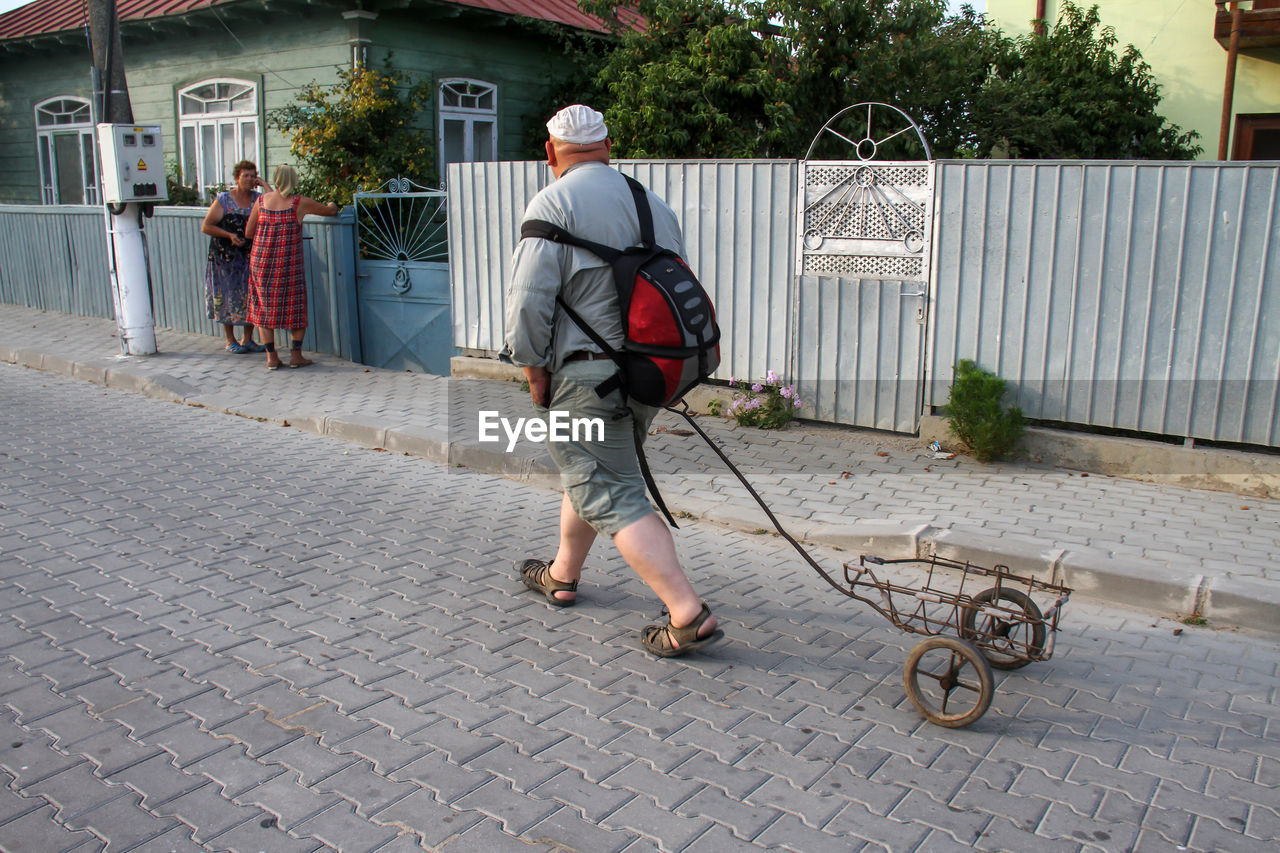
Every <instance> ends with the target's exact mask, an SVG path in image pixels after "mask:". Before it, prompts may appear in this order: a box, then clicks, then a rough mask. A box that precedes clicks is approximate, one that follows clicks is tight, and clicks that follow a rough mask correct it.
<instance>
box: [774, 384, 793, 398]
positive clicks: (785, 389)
mask: <svg viewBox="0 0 1280 853" xmlns="http://www.w3.org/2000/svg"><path fill="white" fill-rule="evenodd" d="M778 393H779V394H781V395H782V396H784V397H786V398H787V399H788V400H790V399H791V395H792V394H794V393H796V389H795V386H794V385H783V386H782V388H781V389H780V390H779V391H778Z"/></svg>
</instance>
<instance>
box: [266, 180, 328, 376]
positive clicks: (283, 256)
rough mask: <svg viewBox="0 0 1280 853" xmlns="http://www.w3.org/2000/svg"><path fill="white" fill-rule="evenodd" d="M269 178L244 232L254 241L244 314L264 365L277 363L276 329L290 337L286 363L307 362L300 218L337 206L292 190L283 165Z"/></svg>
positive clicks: (322, 213)
mask: <svg viewBox="0 0 1280 853" xmlns="http://www.w3.org/2000/svg"><path fill="white" fill-rule="evenodd" d="M271 183H272V184H274V185H275V189H274V190H272V191H271V192H269V193H267V194H266V195H264V196H262V197H261V198H259V199H258V200H257V202H256V203H255V204H254V206H253V212H252V213H250V214H249V221H248V222H247V223H246V224H245V227H244V236H245V238H246V239H248V240H252V241H253V251H252V253H251V254H250V255H249V307H248V311H246V319H247V320H248V321H249V322H250V323H252V324H253V325H255V326H257V327H258V336H259V337H260V338H261V340H262V342H263V344H265V345H266V348H267V370H275V369H276V368H278V367H279V366H280V364H281V361H280V356H279V355H277V354H276V332H275V330H276V329H288V330H289V332H290V334H291V336H292V347H291V348H290V350H289V366H290V367H306V366H307V365H308V364H311V363H312V361H311V359H309V358H303V357H302V336H303V334H304V333H305V332H306V329H307V283H306V279H305V276H304V271H303V267H302V217H304V216H306V215H307V214H310V213H315V214H318V215H320V216H334V215H336V214H337V213H338V205H336V204H334V203H333V202H329V203H328V204H321V203H320V202H318V201H316V200H315V199H311V198H307V197H306V196H304V195H296V194H295V193H294V190H295V189H296V188H297V186H298V173H297V172H296V171H294V168H293V167H292V166H290V165H288V164H285V165H282V166H277V167H276V171H275V175H274V176H272V179H271Z"/></svg>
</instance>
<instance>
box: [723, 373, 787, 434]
mask: <svg viewBox="0 0 1280 853" xmlns="http://www.w3.org/2000/svg"><path fill="white" fill-rule="evenodd" d="M729 385H730V387H734V388H736V387H737V386H738V381H737V380H736V379H730V380H729ZM800 405H801V404H800V398H799V397H797V396H796V386H794V385H783V384H782V382H781V381H780V380H779V379H778V375H777V374H776V373H774V372H773V371H772V370H770V371H769V372H768V374H767V375H766V376H765V380H764V382H753V383H751V385H750V386H748V388H747V390H746V391H743V392H742V393H740V394H737V395H736V396H734V398H733V402H732V403H730V404H729V417H731V418H733V419H734V420H735V421H737V422H738V425H739V426H753V427H758V428H759V429H782V428H783V427H785V426H786V425H787V424H788V423H790V422H791V420H792V419H793V418H795V416H796V411H797V410H799V408H800Z"/></svg>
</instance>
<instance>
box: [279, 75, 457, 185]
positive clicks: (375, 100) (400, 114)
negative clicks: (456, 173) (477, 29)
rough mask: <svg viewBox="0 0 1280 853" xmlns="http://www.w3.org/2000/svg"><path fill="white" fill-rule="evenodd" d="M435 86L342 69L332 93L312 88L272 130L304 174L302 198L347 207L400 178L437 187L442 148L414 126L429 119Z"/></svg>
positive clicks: (302, 93) (405, 77)
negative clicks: (359, 193)
mask: <svg viewBox="0 0 1280 853" xmlns="http://www.w3.org/2000/svg"><path fill="white" fill-rule="evenodd" d="M431 91H432V90H431V82H430V81H429V80H426V81H419V82H416V83H415V82H413V81H412V80H411V79H410V77H409V76H408V75H407V74H405V73H403V72H399V71H396V70H394V69H392V68H391V65H390V60H389V59H388V64H387V68H386V70H385V71H379V70H377V69H374V68H358V69H355V70H352V69H349V68H339V69H338V82H337V83H335V84H333V85H332V86H320V85H317V84H316V83H311V84H309V85H307V86H305V87H303V89H302V91H300V92H299V93H298V94H297V96H296V97H295V98H294V101H295V102H294V103H292V104H288V105H286V106H284V107H281V108H279V109H277V110H272V111H271V112H270V113H268V114H267V124H268V126H270V127H275V128H278V129H279V130H281V131H283V132H284V133H286V134H288V135H289V136H290V137H291V139H292V144H291V146H290V149H289V150H290V151H292V152H293V154H294V155H295V156H296V157H297V158H298V163H299V165H300V166H301V167H302V168H301V169H300V170H299V171H300V172H301V177H302V181H301V186H299V188H298V189H299V191H300V192H301V193H303V194H304V195H310V196H312V197H314V198H320V199H324V200H326V201H336V202H337V203H338V204H340V205H345V204H350V203H351V196H352V194H353V193H354V192H356V190H358V189H359V188H360V187H361V186H363V187H364V189H366V190H376V189H377V188H378V187H379V186H381V185H382V184H383V183H384V182H386V181H388V180H390V179H391V178H396V177H405V178H411V179H412V180H414V181H415V182H417V183H419V184H422V185H423V186H432V185H434V184H436V183H437V180H436V178H437V175H436V162H435V142H434V137H433V135H432V133H431V131H430V130H429V129H424V128H422V127H419V126H417V125H416V124H415V122H416V121H418V117H419V116H421V115H430V111H431V108H432V97H431Z"/></svg>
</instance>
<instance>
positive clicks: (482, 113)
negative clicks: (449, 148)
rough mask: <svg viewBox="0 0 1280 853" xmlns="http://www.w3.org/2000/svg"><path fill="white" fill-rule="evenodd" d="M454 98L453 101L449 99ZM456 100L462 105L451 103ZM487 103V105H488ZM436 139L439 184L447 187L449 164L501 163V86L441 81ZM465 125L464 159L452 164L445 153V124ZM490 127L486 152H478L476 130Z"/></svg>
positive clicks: (460, 79)
mask: <svg viewBox="0 0 1280 853" xmlns="http://www.w3.org/2000/svg"><path fill="white" fill-rule="evenodd" d="M450 96H452V97H450ZM454 99H456V100H457V101H459V103H448V104H446V103H445V101H446V100H454ZM486 102H487V103H486ZM436 115H437V125H436V139H437V140H438V142H439V149H440V182H441V184H443V183H444V179H445V171H446V168H447V167H448V165H449V163H467V162H475V161H481V162H492V161H494V160H497V159H498V86H497V84H496V83H489V82H487V81H485V80H476V79H474V78H471V77H448V78H445V79H443V80H441V81H440V85H439V87H438V89H437V95H436ZM446 122H461V123H462V157H460V158H454V159H452V160H449V159H447V158H446V152H445V123H446ZM481 124H488V125H489V143H488V145H487V150H484V151H479V150H477V147H478V146H477V142H476V127H477V125H481Z"/></svg>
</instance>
